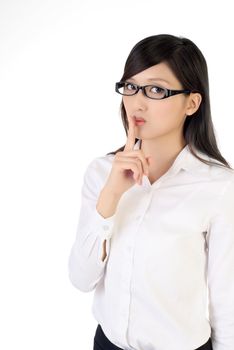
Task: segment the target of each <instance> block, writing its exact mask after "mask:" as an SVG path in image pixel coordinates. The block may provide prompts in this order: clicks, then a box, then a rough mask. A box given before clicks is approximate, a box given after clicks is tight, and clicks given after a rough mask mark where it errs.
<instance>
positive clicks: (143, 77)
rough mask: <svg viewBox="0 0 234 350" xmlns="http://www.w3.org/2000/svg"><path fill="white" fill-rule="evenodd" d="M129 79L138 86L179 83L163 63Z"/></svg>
mask: <svg viewBox="0 0 234 350" xmlns="http://www.w3.org/2000/svg"><path fill="white" fill-rule="evenodd" d="M130 79H132V80H133V81H135V82H136V83H138V84H143V83H152V82H157V81H162V82H164V83H165V84H168V85H180V82H179V81H178V79H177V78H176V76H175V75H174V73H173V72H172V70H171V69H170V67H169V66H168V65H167V64H166V63H164V62H161V63H159V64H156V65H154V66H152V67H150V68H147V69H145V70H143V71H141V72H140V73H137V74H135V75H133V76H132V77H131V78H130Z"/></svg>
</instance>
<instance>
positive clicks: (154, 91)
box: [145, 85, 166, 100]
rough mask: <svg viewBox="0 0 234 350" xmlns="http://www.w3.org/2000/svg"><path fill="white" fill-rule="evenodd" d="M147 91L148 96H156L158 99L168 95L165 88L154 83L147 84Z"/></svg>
mask: <svg viewBox="0 0 234 350" xmlns="http://www.w3.org/2000/svg"><path fill="white" fill-rule="evenodd" d="M145 91H146V95H147V96H148V97H150V98H155V99H157V100H160V99H162V98H164V97H165V95H166V90H165V89H163V88H161V87H159V86H154V85H150V86H146V88H145Z"/></svg>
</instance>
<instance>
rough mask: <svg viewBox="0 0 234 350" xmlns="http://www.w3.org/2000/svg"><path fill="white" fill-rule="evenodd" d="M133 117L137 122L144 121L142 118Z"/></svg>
mask: <svg viewBox="0 0 234 350" xmlns="http://www.w3.org/2000/svg"><path fill="white" fill-rule="evenodd" d="M133 117H134V119H135V120H136V121H137V122H145V119H144V118H142V117H136V116H133Z"/></svg>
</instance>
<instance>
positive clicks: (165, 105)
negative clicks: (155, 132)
mask: <svg viewBox="0 0 234 350" xmlns="http://www.w3.org/2000/svg"><path fill="white" fill-rule="evenodd" d="M157 102H158V103H157V104H154V105H153V104H151V106H150V108H149V114H150V119H151V117H153V118H154V119H156V120H157V121H158V122H160V121H162V122H164V123H167V122H168V123H173V124H174V123H175V124H176V123H177V122H180V121H181V120H182V119H183V118H184V106H183V104H182V103H181V101H180V100H177V101H175V100H173V97H171V100H170V98H169V99H168V100H167V101H165V100H164V101H163V100H162V101H157Z"/></svg>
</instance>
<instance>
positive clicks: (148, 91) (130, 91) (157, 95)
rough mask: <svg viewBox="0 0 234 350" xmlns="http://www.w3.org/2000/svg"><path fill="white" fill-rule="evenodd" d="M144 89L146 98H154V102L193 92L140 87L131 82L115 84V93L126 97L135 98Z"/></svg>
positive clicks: (149, 86) (152, 86) (157, 87)
mask: <svg viewBox="0 0 234 350" xmlns="http://www.w3.org/2000/svg"><path fill="white" fill-rule="evenodd" d="M140 89H142V91H143V93H144V95H145V96H146V97H149V98H152V99H153V100H162V99H164V98H167V97H170V96H173V95H177V94H190V93H191V92H192V91H191V90H169V89H166V88H162V87H159V86H155V85H145V86H139V85H137V84H133V83H129V82H121V81H120V82H118V83H115V91H116V92H118V93H119V94H121V95H124V96H133V95H136V94H137V93H138V91H139V90H140Z"/></svg>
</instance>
